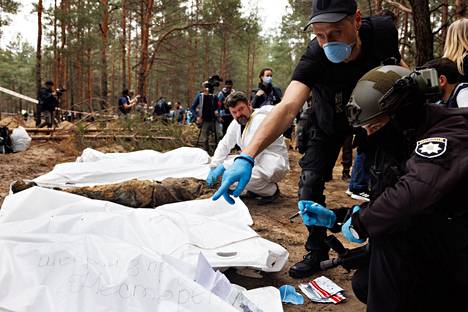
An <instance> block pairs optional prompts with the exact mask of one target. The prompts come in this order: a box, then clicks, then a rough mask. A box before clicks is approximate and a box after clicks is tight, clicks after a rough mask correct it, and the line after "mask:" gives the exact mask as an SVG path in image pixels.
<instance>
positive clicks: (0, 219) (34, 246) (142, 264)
mask: <svg viewBox="0 0 468 312" xmlns="http://www.w3.org/2000/svg"><path fill="white" fill-rule="evenodd" d="M251 222H252V220H251V217H250V215H249V213H248V210H247V207H245V205H244V204H243V203H242V202H241V201H238V202H237V203H236V205H235V206H229V205H228V204H226V203H224V202H223V201H218V202H213V201H211V200H210V199H207V200H199V201H190V202H184V203H177V204H170V205H165V206H161V207H160V208H158V209H129V208H127V207H124V206H121V205H118V204H114V203H110V202H106V201H99V200H91V199H88V198H84V197H81V196H77V195H73V194H68V193H64V192H60V191H54V190H49V189H44V188H38V187H34V188H31V189H28V190H25V191H23V192H20V193H17V194H14V195H10V196H8V197H7V198H5V201H4V203H3V206H2V209H1V210H0V250H1V252H0V283H1V285H2V288H1V289H0V309H4V310H7V311H65V310H66V311H164V312H165V311H233V309H232V307H231V306H229V305H227V304H226V303H225V302H223V301H222V300H220V299H219V298H218V297H214V295H212V294H211V293H210V292H209V291H207V290H206V289H203V288H201V286H199V285H198V284H196V283H194V282H193V281H192V280H193V276H194V274H195V273H194V272H195V266H196V263H197V259H198V255H199V253H200V252H202V253H203V255H204V256H205V257H206V258H207V259H208V261H209V263H210V264H211V265H212V266H213V267H218V268H219V267H228V266H250V267H255V268H258V269H261V270H264V271H279V270H281V268H282V267H283V266H284V264H285V263H286V261H287V257H288V253H287V251H286V250H285V249H284V248H282V247H281V246H279V245H277V244H274V243H272V242H269V241H267V240H264V239H262V238H261V237H259V236H258V235H257V234H256V233H255V232H254V231H253V230H252V229H251V228H250V227H249V226H248V224H251ZM270 294H273V296H274V292H273V293H271V292H270ZM252 301H254V303H257V302H255V300H252ZM258 301H259V302H260V303H258V304H260V305H262V304H263V305H265V303H261V301H262V300H258ZM259 308H261V309H263V310H264V311H281V310H278V309H277V308H278V305H277V302H276V303H275V302H270V303H269V304H268V305H267V306H259Z"/></svg>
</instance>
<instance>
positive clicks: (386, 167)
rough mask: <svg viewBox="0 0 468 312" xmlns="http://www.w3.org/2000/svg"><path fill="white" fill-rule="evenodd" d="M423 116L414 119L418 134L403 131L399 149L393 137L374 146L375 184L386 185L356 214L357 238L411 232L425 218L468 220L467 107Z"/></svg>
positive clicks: (430, 110) (435, 108) (435, 109)
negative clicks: (410, 227) (383, 182)
mask: <svg viewBox="0 0 468 312" xmlns="http://www.w3.org/2000/svg"><path fill="white" fill-rule="evenodd" d="M421 114H422V115H423V116H420V117H418V118H415V116H411V119H412V120H413V123H415V124H416V125H415V127H414V129H405V131H403V132H400V137H399V138H398V137H394V142H393V143H394V144H392V142H391V140H392V139H391V138H390V135H388V136H387V137H381V138H380V139H379V140H378V142H375V143H376V145H374V148H372V146H373V145H372V143H370V145H369V157H368V158H367V159H369V160H370V162H371V168H370V171H371V180H372V179H374V181H375V180H377V181H383V180H384V179H386V183H385V184H387V185H383V186H381V187H379V186H378V185H371V188H374V194H373V196H374V198H372V196H371V202H370V204H369V205H368V207H367V208H365V209H362V210H361V211H360V213H355V214H353V221H352V224H353V226H354V227H355V229H356V230H357V232H358V233H360V234H364V235H366V234H367V235H369V236H374V235H381V234H388V233H392V232H395V231H399V230H402V229H404V228H408V227H409V226H411V224H412V220H416V219H415V218H418V217H421V216H428V215H432V216H434V215H436V216H440V217H444V218H447V217H449V218H466V217H467V216H468V207H467V206H466V204H465V203H466V194H468V108H463V109H456V110H454V109H448V108H445V107H442V106H439V105H432V104H431V105H425V106H424V108H423V110H422V112H421ZM418 120H420V122H419V124H418ZM384 129H385V127H384V128H382V129H381V130H384ZM381 130H379V131H378V132H380V131H381ZM413 130H414V131H413ZM385 131H386V130H384V132H383V133H382V134H381V135H385ZM378 132H377V133H378ZM390 132H392V133H393V134H395V133H397V132H398V131H390ZM377 133H375V134H374V135H377ZM389 134H390V133H389ZM372 136H373V135H372ZM372 136H370V137H369V142H372ZM386 140H388V141H386ZM392 145H393V147H392ZM375 146H376V147H375ZM378 175H380V177H378ZM467 220H468V219H467Z"/></svg>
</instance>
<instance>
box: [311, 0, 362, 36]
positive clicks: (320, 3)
mask: <svg viewBox="0 0 468 312" xmlns="http://www.w3.org/2000/svg"><path fill="white" fill-rule="evenodd" d="M356 10H357V4H356V1H355V0H313V6H312V16H311V18H310V20H309V22H308V23H307V25H306V26H305V27H304V31H305V30H307V28H309V26H310V25H311V24H313V23H336V22H339V21H341V20H342V19H343V18H345V17H346V16H349V15H353V14H354V13H356Z"/></svg>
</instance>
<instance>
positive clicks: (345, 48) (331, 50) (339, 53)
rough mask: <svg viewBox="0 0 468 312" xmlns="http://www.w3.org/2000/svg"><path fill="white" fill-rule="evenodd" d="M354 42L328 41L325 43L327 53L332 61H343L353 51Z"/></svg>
mask: <svg viewBox="0 0 468 312" xmlns="http://www.w3.org/2000/svg"><path fill="white" fill-rule="evenodd" d="M353 47H354V42H353V43H351V44H347V43H346V42H336V41H333V42H327V43H325V44H324V45H323V50H324V51H325V55H326V56H327V59H328V60H330V62H333V63H341V62H343V61H344V60H346V59H347V58H348V57H349V56H350V55H351V52H352V51H353Z"/></svg>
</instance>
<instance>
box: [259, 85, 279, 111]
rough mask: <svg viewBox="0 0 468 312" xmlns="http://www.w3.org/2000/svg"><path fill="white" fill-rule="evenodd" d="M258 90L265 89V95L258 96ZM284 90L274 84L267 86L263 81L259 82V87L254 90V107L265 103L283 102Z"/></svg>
mask: <svg viewBox="0 0 468 312" xmlns="http://www.w3.org/2000/svg"><path fill="white" fill-rule="evenodd" d="M258 90H263V92H265V94H264V95H261V96H257V92H258ZM282 97H283V92H281V89H280V88H278V87H275V86H274V85H268V86H265V85H264V84H263V83H259V84H258V88H256V89H253V90H252V95H251V103H252V107H253V108H260V107H262V106H264V105H276V104H278V103H279V102H281V98H282Z"/></svg>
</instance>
